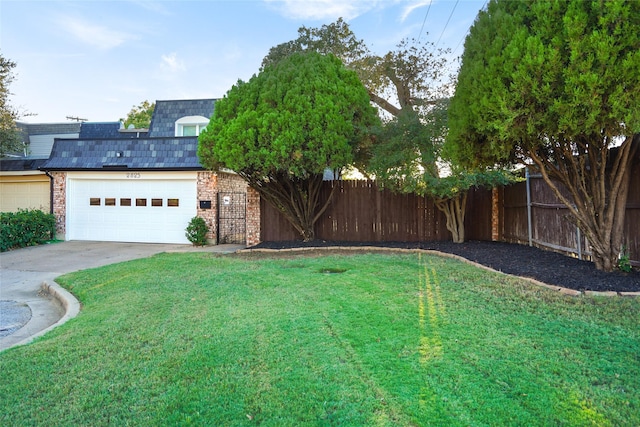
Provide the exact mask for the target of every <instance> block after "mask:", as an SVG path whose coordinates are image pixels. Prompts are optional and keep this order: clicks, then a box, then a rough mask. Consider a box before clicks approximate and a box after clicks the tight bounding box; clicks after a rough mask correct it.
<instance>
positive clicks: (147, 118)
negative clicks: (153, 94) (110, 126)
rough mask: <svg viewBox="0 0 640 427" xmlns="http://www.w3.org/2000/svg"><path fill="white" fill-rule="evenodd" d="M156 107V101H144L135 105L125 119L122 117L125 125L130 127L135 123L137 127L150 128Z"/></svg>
mask: <svg viewBox="0 0 640 427" xmlns="http://www.w3.org/2000/svg"><path fill="white" fill-rule="evenodd" d="M155 108H156V104H155V102H149V101H146V100H145V101H142V102H141V103H140V105H138V106H133V108H131V111H129V114H127V117H126V118H125V119H120V121H121V122H123V123H124V127H125V128H128V127H129V125H133V126H134V127H135V128H136V129H149V125H150V124H151V117H152V116H153V110H154V109H155Z"/></svg>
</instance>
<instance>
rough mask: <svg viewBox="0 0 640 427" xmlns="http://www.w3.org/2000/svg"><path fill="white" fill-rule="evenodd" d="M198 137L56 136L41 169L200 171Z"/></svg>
mask: <svg viewBox="0 0 640 427" xmlns="http://www.w3.org/2000/svg"><path fill="white" fill-rule="evenodd" d="M197 149H198V138H197V137H195V136H194V137H180V138H177V137H174V138H140V139H137V138H136V139H129V138H117V139H116V138H112V139H100V140H89V139H56V141H55V142H54V144H53V149H52V150H51V157H49V160H47V162H46V163H45V164H44V165H43V166H42V167H41V168H40V169H42V170H94V171H95V170H108V169H131V170H201V169H203V167H202V165H201V164H200V161H199V160H198V155H197Z"/></svg>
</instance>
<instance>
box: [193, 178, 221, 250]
mask: <svg viewBox="0 0 640 427" xmlns="http://www.w3.org/2000/svg"><path fill="white" fill-rule="evenodd" d="M217 186H218V176H217V175H216V174H214V173H213V172H210V171H206V172H198V189H197V197H198V207H197V213H196V215H198V216H199V217H200V218H202V219H204V221H205V222H206V223H207V227H209V232H208V233H207V240H208V241H209V243H214V244H215V243H216V235H217V227H218V223H217V221H216V217H217V215H216V209H217V206H218V204H217V203H216V198H217V195H218V190H217ZM201 200H209V201H211V209H200V201H201Z"/></svg>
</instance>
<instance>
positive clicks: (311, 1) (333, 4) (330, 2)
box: [264, 0, 378, 20]
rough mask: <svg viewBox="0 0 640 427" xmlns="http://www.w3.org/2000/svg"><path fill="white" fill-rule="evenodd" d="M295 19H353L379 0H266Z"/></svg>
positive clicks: (372, 6) (373, 6)
mask: <svg viewBox="0 0 640 427" xmlns="http://www.w3.org/2000/svg"><path fill="white" fill-rule="evenodd" d="M264 1H265V2H266V3H267V4H269V5H271V6H272V7H274V8H275V9H277V10H278V11H279V12H280V13H281V14H283V15H284V16H286V17H288V18H293V19H314V20H322V19H328V18H330V19H337V18H340V17H342V18H344V19H346V20H349V19H353V18H355V17H357V16H359V15H362V14H363V13H365V12H367V11H369V10H371V9H374V8H375V7H376V5H377V4H378V1H363V0H264Z"/></svg>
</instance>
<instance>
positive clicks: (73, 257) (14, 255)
mask: <svg viewBox="0 0 640 427" xmlns="http://www.w3.org/2000/svg"><path fill="white" fill-rule="evenodd" d="M242 248H244V246H243V245H217V246H206V247H203V248H195V247H193V246H191V245H172V244H151V243H116V242H82V241H71V242H62V243H54V244H50V245H43V246H34V247H30V248H24V249H17V250H14V251H9V252H3V253H2V254H0V351H2V350H4V349H7V348H9V347H12V346H14V345H19V344H26V343H28V342H29V341H31V340H32V339H33V338H35V337H37V336H40V335H42V334H43V333H46V332H47V331H49V330H50V329H52V328H53V327H55V326H58V325H60V324H62V323H64V322H65V321H66V320H68V319H69V318H71V317H73V316H75V315H76V314H77V312H78V310H79V308H80V305H79V303H78V301H77V300H76V299H75V298H74V297H73V296H72V295H71V294H69V293H68V292H67V291H65V290H64V289H62V288H61V287H60V286H58V285H57V284H56V283H55V282H54V279H55V278H56V277H58V276H60V275H62V274H65V273H71V272H73V271H78V270H84V269H87V268H93V267H100V266H103V265H108V264H115V263H118V262H123V261H129V260H132V259H137V258H146V257H149V256H152V255H155V254H157V253H160V252H191V251H208V252H221V253H230V252H235V251H236V250H239V249H242Z"/></svg>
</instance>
